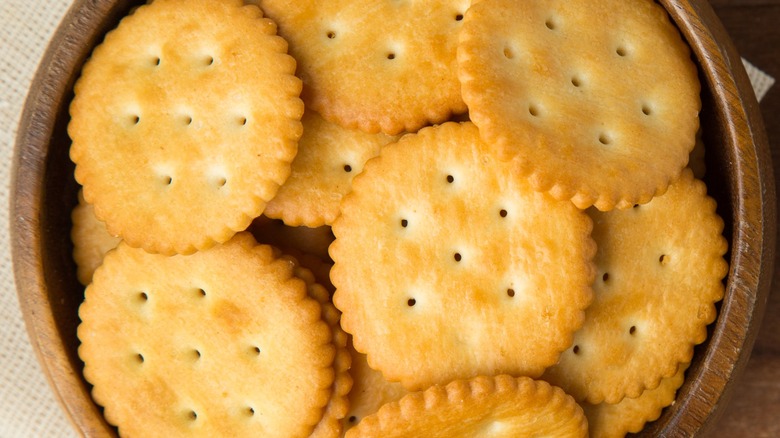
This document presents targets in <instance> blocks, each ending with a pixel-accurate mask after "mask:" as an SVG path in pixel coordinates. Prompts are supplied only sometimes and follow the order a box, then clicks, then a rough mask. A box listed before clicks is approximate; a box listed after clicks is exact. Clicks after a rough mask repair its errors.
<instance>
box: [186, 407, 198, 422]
mask: <svg viewBox="0 0 780 438" xmlns="http://www.w3.org/2000/svg"><path fill="white" fill-rule="evenodd" d="M187 419H188V420H190V421H195V420H197V419H198V413H197V412H195V411H192V410H191V411H189V412H187Z"/></svg>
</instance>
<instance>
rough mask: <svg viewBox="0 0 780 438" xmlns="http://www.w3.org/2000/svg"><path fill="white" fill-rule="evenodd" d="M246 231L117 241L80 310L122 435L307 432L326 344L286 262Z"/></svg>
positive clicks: (322, 383) (325, 373)
mask: <svg viewBox="0 0 780 438" xmlns="http://www.w3.org/2000/svg"><path fill="white" fill-rule="evenodd" d="M272 253H273V250H272V248H271V247H269V246H266V245H257V244H256V242H255V240H254V239H253V238H252V236H251V235H250V234H248V233H239V234H237V235H236V236H234V237H233V239H231V240H230V241H228V242H226V243H224V244H221V245H217V246H214V247H212V248H210V249H208V250H204V251H199V252H196V253H194V254H192V255H188V256H184V255H176V256H171V257H167V256H163V255H159V254H150V253H147V252H146V251H144V250H142V249H137V248H132V247H130V246H128V245H127V244H125V243H120V244H119V246H118V247H117V248H116V249H115V250H114V251H111V252H110V253H109V254H108V255H107V256H106V258H105V260H104V262H103V264H102V265H101V266H100V267H99V268H98V269H97V271H96V272H95V275H94V278H93V282H92V284H91V285H90V286H88V287H87V290H86V294H85V300H84V303H83V304H82V305H81V307H80V308H79V316H80V318H81V321H82V322H81V324H80V325H79V327H78V337H79V340H80V341H81V345H80V346H79V357H80V358H81V359H82V360H83V361H84V364H85V366H84V376H85V378H86V380H87V381H88V382H90V384H92V385H93V389H92V396H93V397H94V399H95V401H96V403H98V404H99V405H100V406H103V407H104V414H105V417H106V420H107V421H108V422H109V423H111V424H113V425H116V426H117V427H118V428H119V433H120V434H121V435H122V436H150V435H156V436H178V435H182V434H191V435H196V436H259V435H261V436H278V437H290V436H306V435H307V434H309V433H310V432H311V431H312V430H313V427H314V425H315V424H317V422H319V421H320V419H321V417H322V410H323V407H324V406H325V404H326V403H327V402H328V400H329V398H330V395H331V393H332V389H331V388H332V383H333V380H334V371H333V361H334V354H335V352H334V347H333V344H332V342H331V341H332V337H331V331H330V330H329V329H328V326H327V324H325V323H324V322H323V321H322V320H321V318H320V305H319V304H318V303H317V302H316V301H315V300H312V299H310V298H308V296H307V292H306V285H305V284H304V282H303V281H301V280H300V279H298V278H296V277H294V276H293V272H292V266H291V264H290V263H289V262H287V261H284V260H279V259H275V258H274V257H273V255H272Z"/></svg>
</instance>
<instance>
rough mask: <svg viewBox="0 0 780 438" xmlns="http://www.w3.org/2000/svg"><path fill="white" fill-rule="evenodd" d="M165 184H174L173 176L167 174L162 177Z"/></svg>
mask: <svg viewBox="0 0 780 438" xmlns="http://www.w3.org/2000/svg"><path fill="white" fill-rule="evenodd" d="M162 181H163V184H165V185H167V186H169V185H171V184H173V178H172V177H171V176H170V175H165V176H163V177H162Z"/></svg>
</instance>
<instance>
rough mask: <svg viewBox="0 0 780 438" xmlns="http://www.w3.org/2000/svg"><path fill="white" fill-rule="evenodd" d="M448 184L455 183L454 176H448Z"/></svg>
mask: <svg viewBox="0 0 780 438" xmlns="http://www.w3.org/2000/svg"><path fill="white" fill-rule="evenodd" d="M447 182H448V183H450V184H452V183H454V182H455V177H454V176H452V175H447Z"/></svg>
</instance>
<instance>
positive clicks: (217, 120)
mask: <svg viewBox="0 0 780 438" xmlns="http://www.w3.org/2000/svg"><path fill="white" fill-rule="evenodd" d="M295 65H296V63H295V60H294V59H293V58H292V57H290V56H289V55H288V54H287V43H286V42H285V41H284V39H282V38H281V37H280V36H278V35H276V25H275V24H274V23H273V22H272V21H271V20H270V19H268V18H264V17H263V16H262V13H261V11H260V9H259V8H257V7H256V6H251V5H250V6H243V2H241V0H226V1H217V0H192V1H185V0H155V1H154V2H153V3H151V4H148V5H143V6H141V7H139V8H137V9H135V11H134V12H133V13H132V14H131V15H129V16H127V17H125V18H124V19H123V20H122V21H121V22H120V24H119V26H118V27H117V28H116V29H114V30H113V31H111V32H110V33H109V34H108V35H107V36H106V38H105V40H104V41H103V42H102V43H101V44H100V45H99V46H98V47H96V49H95V50H94V51H93V53H92V56H91V57H90V59H89V60H88V61H87V62H86V64H85V66H84V69H83V71H82V75H81V77H80V78H79V79H78V81H77V83H76V85H75V97H74V99H73V101H72V103H71V106H70V114H71V121H70V123H69V125H68V133H69V135H70V137H71V139H72V140H73V144H72V147H71V149H70V157H71V159H72V160H73V161H74V162H75V163H76V170H75V177H76V180H77V181H78V182H80V183H81V184H82V185H83V186H84V198H85V199H86V200H87V201H88V202H89V203H91V204H93V205H94V207H95V214H96V216H97V217H98V218H99V219H100V220H102V221H104V222H106V225H107V227H108V230H109V232H110V233H111V234H113V235H120V236H122V238H123V239H124V240H125V241H126V242H127V243H128V244H130V245H131V246H134V247H143V248H144V249H146V250H147V251H150V252H157V253H163V254H168V255H170V254H174V253H181V254H190V253H192V252H194V251H195V250H197V249H204V248H207V247H209V246H210V245H213V244H214V243H216V242H224V241H226V240H228V239H229V238H230V237H231V236H232V235H233V234H235V233H236V232H237V231H240V230H243V229H245V228H246V227H247V226H248V225H249V223H250V221H251V220H252V219H253V218H254V217H257V216H259V215H260V214H261V213H262V211H263V209H264V208H265V204H266V202H267V201H268V200H270V199H271V198H272V197H273V196H274V194H275V193H276V191H277V190H278V187H279V186H280V185H281V184H282V183H283V182H284V181H285V180H286V179H287V177H288V175H289V173H290V163H291V161H292V159H293V158H294V156H295V153H296V151H297V140H298V138H299V137H300V135H301V131H302V127H301V123H300V118H301V116H302V113H303V102H302V101H301V100H300V98H299V94H300V91H301V87H302V84H301V81H300V80H299V79H298V78H297V77H295V76H294V72H295Z"/></svg>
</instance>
